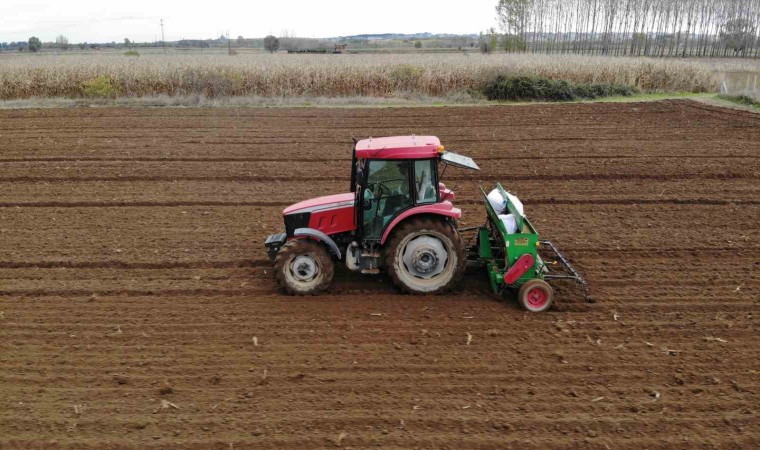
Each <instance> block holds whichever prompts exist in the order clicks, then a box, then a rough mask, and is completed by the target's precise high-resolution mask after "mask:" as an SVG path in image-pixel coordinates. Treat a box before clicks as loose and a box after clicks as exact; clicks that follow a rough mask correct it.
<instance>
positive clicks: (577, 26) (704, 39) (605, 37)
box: [481, 0, 760, 58]
mask: <svg viewBox="0 0 760 450" xmlns="http://www.w3.org/2000/svg"><path fill="white" fill-rule="evenodd" d="M496 15H497V20H498V22H499V27H500V28H501V30H502V32H503V34H498V33H496V31H495V30H493V29H492V30H491V31H489V32H487V33H485V34H482V35H481V48H483V49H484V50H489V47H491V48H493V47H495V46H497V47H498V46H500V47H501V48H502V49H504V50H506V51H510V52H535V53H574V54H594V55H611V56H627V55H631V56H683V57H686V56H699V57H717V56H732V57H745V58H747V57H752V58H757V57H758V56H759V55H760V53H759V52H760V34H759V33H760V0H499V2H498V3H497V5H496Z"/></svg>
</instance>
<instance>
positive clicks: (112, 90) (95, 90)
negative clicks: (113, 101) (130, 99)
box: [82, 75, 119, 98]
mask: <svg viewBox="0 0 760 450" xmlns="http://www.w3.org/2000/svg"><path fill="white" fill-rule="evenodd" d="M118 93H119V90H118V89H117V88H116V86H114V82H113V80H111V78H110V77H107V76H106V75H101V76H99V77H97V78H95V79H92V80H90V81H88V82H86V83H84V84H83V85H82V95H84V96H85V97H94V98H113V97H116V95H117V94H118Z"/></svg>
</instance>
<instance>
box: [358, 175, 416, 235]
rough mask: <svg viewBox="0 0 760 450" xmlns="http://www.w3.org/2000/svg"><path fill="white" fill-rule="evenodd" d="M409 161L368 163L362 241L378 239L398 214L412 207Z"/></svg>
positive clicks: (364, 193)
mask: <svg viewBox="0 0 760 450" xmlns="http://www.w3.org/2000/svg"><path fill="white" fill-rule="evenodd" d="M411 168H412V167H411V162H410V161H369V167H368V174H367V184H366V186H365V187H364V191H363V194H362V195H363V204H364V207H363V210H364V221H363V222H364V237H365V238H366V239H379V238H380V236H381V235H382V232H383V230H384V229H385V227H386V225H388V223H389V222H390V221H391V220H392V219H393V218H394V217H395V216H396V214H397V213H399V212H400V211H402V210H404V209H406V208H409V207H410V206H412V204H413V201H412V196H411V194H410V185H411V180H410V172H411Z"/></svg>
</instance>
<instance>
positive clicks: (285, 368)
mask: <svg viewBox="0 0 760 450" xmlns="http://www.w3.org/2000/svg"><path fill="white" fill-rule="evenodd" d="M413 133H415V134H435V135H438V136H440V137H441V139H442V140H443V142H444V144H445V145H446V146H447V147H448V148H449V149H452V150H455V151H460V152H462V153H465V154H468V155H471V156H473V157H474V158H475V159H476V160H477V161H478V162H479V163H480V164H481V166H482V167H483V169H484V170H483V171H482V172H481V173H478V174H477V175H475V176H471V175H470V174H467V173H463V172H461V171H455V170H451V169H450V171H449V173H447V174H446V179H445V180H444V182H446V183H447V185H448V186H449V187H453V188H455V189H456V191H457V193H458V196H457V203H458V204H459V205H461V206H462V208H463V209H464V212H465V218H464V220H463V223H464V225H475V224H477V223H479V222H481V221H482V220H483V217H484V211H483V208H482V207H481V205H480V200H479V198H478V195H477V193H476V192H477V185H478V184H483V185H485V186H490V185H492V184H493V183H494V182H496V181H501V182H502V183H504V184H505V185H506V186H507V187H508V188H509V189H511V190H513V191H515V192H516V193H517V194H518V195H520V197H521V198H522V199H523V201H524V202H525V204H526V207H527V212H528V215H529V217H530V218H531V220H532V221H533V222H534V224H535V225H536V226H537V227H538V229H539V230H540V231H541V233H542V236H543V237H545V238H550V239H552V240H554V241H555V242H556V243H557V244H558V245H559V246H560V247H561V248H562V249H563V250H564V251H565V252H566V253H567V254H568V255H569V256H570V257H571V258H572V259H573V261H574V263H575V265H576V266H577V268H578V269H580V270H581V272H582V273H583V274H584V275H585V276H586V277H587V278H588V280H589V281H590V284H591V293H592V295H593V296H594V297H595V298H596V299H597V300H598V301H597V303H595V304H587V303H585V302H584V301H583V299H582V296H581V295H580V293H579V292H578V291H577V289H575V288H573V287H572V286H567V285H559V286H558V288H557V291H558V292H557V295H558V300H557V305H556V308H555V309H554V310H553V311H551V312H549V313H545V314H540V315H531V314H527V313H524V312H522V311H521V310H519V309H518V308H517V306H516V305H515V304H514V303H513V302H509V301H507V302H505V301H499V300H498V299H495V298H494V297H492V296H491V294H490V293H489V290H488V286H487V283H486V282H485V281H484V280H483V279H482V276H481V274H480V273H479V272H477V271H470V272H468V274H467V276H466V277H465V280H464V282H463V283H462V287H461V289H460V290H459V291H457V292H455V293H453V294H451V295H447V296H443V297H412V296H404V295H400V294H396V293H395V292H394V290H393V288H392V287H391V286H389V283H388V280H387V279H384V278H362V277H361V276H358V275H354V274H350V273H345V271H344V272H340V273H338V274H337V277H336V278H337V279H336V282H335V283H334V286H333V288H332V289H331V290H330V292H328V293H327V294H326V295H323V296H321V297H317V298H293V297H286V296H283V295H280V294H279V293H278V292H277V289H276V287H275V284H274V280H273V277H272V274H271V269H270V266H269V263H268V260H267V259H266V254H265V252H264V249H263V247H262V242H263V240H264V239H265V237H266V235H267V234H269V233H271V232H275V231H278V230H279V229H280V228H282V218H281V215H280V212H281V210H282V208H283V206H285V205H287V204H290V203H292V202H295V201H297V200H301V199H303V198H307V197H313V196H316V195H321V194H328V193H334V192H341V191H343V190H345V189H346V185H347V182H348V175H349V174H348V167H349V159H348V158H349V149H350V136H351V135H352V134H353V135H356V136H381V135H393V134H413ZM759 158H760V116H758V115H756V114H754V115H753V114H751V113H744V112H737V111H732V110H727V109H721V108H716V107H709V106H704V105H701V104H698V103H694V102H689V101H664V102H657V103H629V104H577V105H530V106H519V107H486V108H467V107H456V108H419V109H356V110H354V109H249V110H228V109H215V110H197V109H155V110H151V109H139V110H127V109H76V110H38V111H0V192H1V194H0V242H1V243H2V244H1V245H0V251H2V254H1V255H0V448H3V449H6V448H8V449H15V448H93V449H100V448H158V447H171V446H176V447H182V448H193V449H243V448H310V447H353V448H365V447H382V448H394V447H395V448H408V447H417V448H631V449H640V448H752V447H757V446H758V445H760V421H759V420H758V413H760V377H759V376H758V371H759V370H760V362H759V361H760V344H759V343H758V339H757V338H758V335H757V332H756V330H755V328H754V316H755V314H757V313H758V304H759V298H760V275H759V272H760V271H759V269H760V256H759V255H760V225H758V221H759V220H760V164H759V163H758V162H759V161H758V159H759ZM468 336H471V343H470V344H469V345H467V342H468ZM166 402H168V403H166ZM162 404H163V408H162Z"/></svg>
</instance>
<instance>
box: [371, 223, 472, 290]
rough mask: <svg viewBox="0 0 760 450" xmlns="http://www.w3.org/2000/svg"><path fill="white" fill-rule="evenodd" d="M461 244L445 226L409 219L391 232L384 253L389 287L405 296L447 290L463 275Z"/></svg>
mask: <svg viewBox="0 0 760 450" xmlns="http://www.w3.org/2000/svg"><path fill="white" fill-rule="evenodd" d="M466 262H467V261H466V258H465V252H464V244H463V243H462V239H461V237H460V236H459V233H458V232H457V231H456V230H455V229H454V228H452V227H451V226H450V225H449V224H448V223H446V222H445V221H442V220H435V219H431V218H422V219H412V220H410V221H409V222H406V223H404V224H402V225H400V226H399V227H398V228H397V229H396V230H394V231H393V234H392V235H391V238H390V239H389V241H388V246H387V250H386V252H385V267H386V270H387V271H388V273H389V274H390V276H391V279H392V280H393V283H394V284H395V285H396V286H398V287H399V289H401V290H402V291H404V292H406V293H409V294H434V293H441V292H446V291H448V290H450V289H451V288H452V287H454V285H455V284H456V283H457V282H458V281H459V280H460V279H461V278H462V275H464V269H465V264H466Z"/></svg>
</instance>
